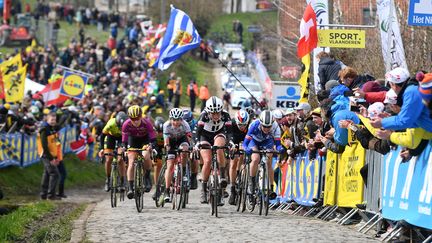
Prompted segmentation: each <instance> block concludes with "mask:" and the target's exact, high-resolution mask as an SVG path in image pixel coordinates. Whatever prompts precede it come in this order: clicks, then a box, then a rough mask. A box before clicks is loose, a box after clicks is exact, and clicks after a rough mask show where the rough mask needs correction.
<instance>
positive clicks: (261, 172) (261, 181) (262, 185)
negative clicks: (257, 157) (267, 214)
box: [257, 165, 266, 215]
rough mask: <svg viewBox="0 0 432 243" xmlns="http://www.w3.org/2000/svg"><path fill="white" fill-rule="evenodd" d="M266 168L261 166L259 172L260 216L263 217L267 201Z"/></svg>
mask: <svg viewBox="0 0 432 243" xmlns="http://www.w3.org/2000/svg"><path fill="white" fill-rule="evenodd" d="M264 167H265V165H264V166H262V165H260V168H259V171H258V194H257V197H258V203H259V215H262V212H263V207H264V201H265V191H266V189H265V186H266V185H265V181H266V173H265V171H266V169H265V168H264Z"/></svg>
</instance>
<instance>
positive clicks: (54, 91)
mask: <svg viewBox="0 0 432 243" xmlns="http://www.w3.org/2000/svg"><path fill="white" fill-rule="evenodd" d="M62 79H63V77H59V78H57V80H56V81H54V82H52V83H49V84H47V85H45V88H43V90H41V91H39V92H37V93H36V94H35V95H34V97H35V98H37V97H38V96H43V101H44V102H45V104H47V105H57V104H60V103H63V102H64V101H66V100H67V99H68V97H67V96H64V95H60V86H61V83H62Z"/></svg>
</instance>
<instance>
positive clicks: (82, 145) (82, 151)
mask: <svg viewBox="0 0 432 243" xmlns="http://www.w3.org/2000/svg"><path fill="white" fill-rule="evenodd" d="M70 147H71V149H72V151H73V152H74V153H75V154H76V155H77V156H78V158H79V159H80V160H85V159H86V157H87V146H86V142H85V139H80V140H77V141H75V142H71V143H70Z"/></svg>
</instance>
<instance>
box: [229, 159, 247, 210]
mask: <svg viewBox="0 0 432 243" xmlns="http://www.w3.org/2000/svg"><path fill="white" fill-rule="evenodd" d="M243 175H244V167H242V168H241V170H240V173H239V175H238V176H237V178H236V185H235V187H236V188H235V190H236V193H237V196H236V208H237V212H239V211H240V208H241V205H242V197H243V180H244V179H243ZM231 186H233V185H231Z"/></svg>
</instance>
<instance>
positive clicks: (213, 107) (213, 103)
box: [206, 96, 223, 113]
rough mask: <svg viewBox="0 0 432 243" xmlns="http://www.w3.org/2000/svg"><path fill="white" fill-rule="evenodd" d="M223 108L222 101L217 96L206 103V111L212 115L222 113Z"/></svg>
mask: <svg viewBox="0 0 432 243" xmlns="http://www.w3.org/2000/svg"><path fill="white" fill-rule="evenodd" d="M222 107H223V103H222V100H221V99H220V98H218V97H216V96H212V97H210V99H208V100H207V102H206V110H207V112H210V113H216V112H221V111H222Z"/></svg>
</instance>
